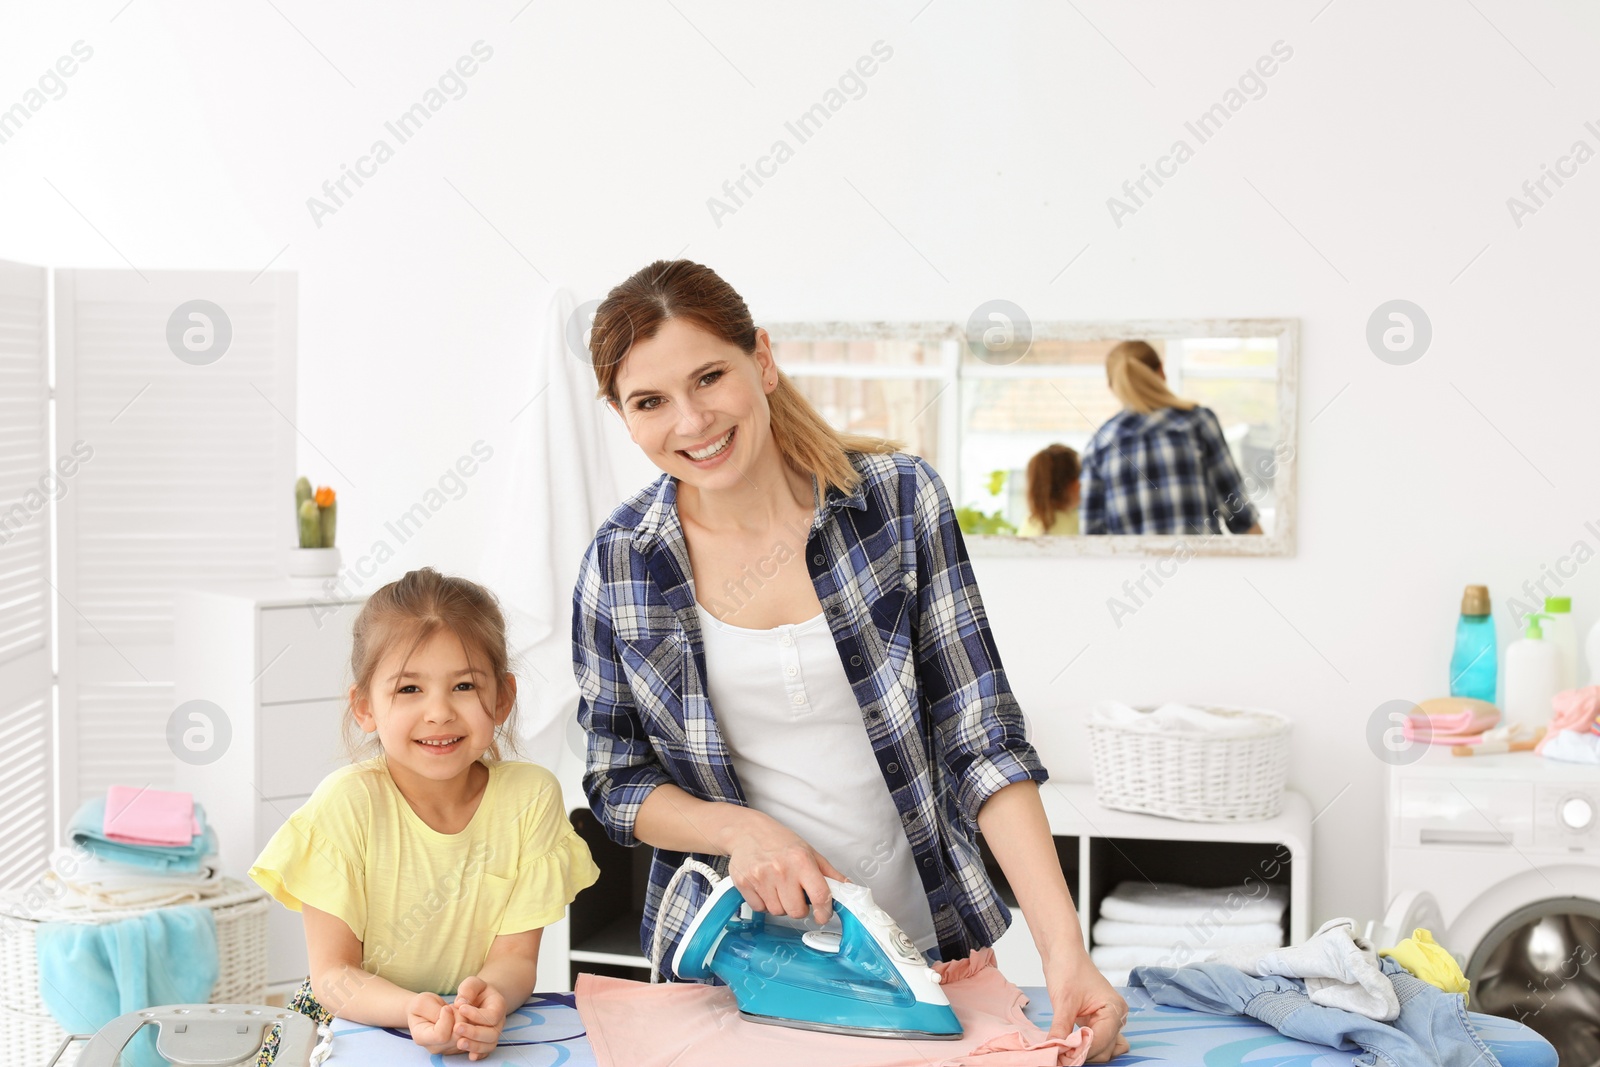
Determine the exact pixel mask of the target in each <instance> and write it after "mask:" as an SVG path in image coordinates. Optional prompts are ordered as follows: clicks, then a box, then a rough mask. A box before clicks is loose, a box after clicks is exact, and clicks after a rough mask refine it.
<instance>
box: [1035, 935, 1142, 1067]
mask: <svg viewBox="0 0 1600 1067" xmlns="http://www.w3.org/2000/svg"><path fill="white" fill-rule="evenodd" d="M1044 979H1045V988H1046V990H1048V992H1049V994H1050V1007H1051V1009H1052V1010H1053V1011H1054V1012H1055V1017H1054V1018H1053V1019H1052V1021H1051V1023H1050V1036H1051V1037H1066V1036H1068V1035H1070V1034H1071V1033H1072V1028H1073V1027H1074V1026H1075V1025H1076V1026H1087V1027H1089V1028H1090V1029H1091V1030H1092V1031H1093V1032H1094V1038H1093V1040H1092V1041H1091V1042H1090V1044H1089V1056H1088V1062H1089V1063H1104V1062H1105V1061H1107V1060H1109V1059H1112V1058H1114V1057H1117V1056H1120V1055H1122V1054H1123V1053H1124V1052H1127V1051H1128V1039H1127V1038H1125V1037H1123V1036H1122V1027H1123V1024H1124V1023H1126V1022H1127V1020H1128V1002H1127V1001H1126V1000H1124V999H1123V998H1122V994H1121V993H1118V992H1117V991H1116V990H1115V989H1113V988H1111V983H1110V982H1108V981H1106V979H1105V976H1104V975H1103V974H1101V973H1100V971H1099V970H1098V969H1097V968H1096V967H1095V965H1094V964H1093V962H1091V961H1090V959H1089V954H1088V953H1087V952H1084V951H1082V950H1079V951H1077V952H1072V951H1068V952H1066V953H1063V954H1060V955H1057V956H1055V957H1053V958H1052V959H1051V960H1050V961H1049V962H1048V963H1046V964H1045V972H1044Z"/></svg>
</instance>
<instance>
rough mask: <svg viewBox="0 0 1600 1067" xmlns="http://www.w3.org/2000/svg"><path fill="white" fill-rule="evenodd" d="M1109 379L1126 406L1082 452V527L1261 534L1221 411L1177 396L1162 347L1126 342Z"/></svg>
mask: <svg viewBox="0 0 1600 1067" xmlns="http://www.w3.org/2000/svg"><path fill="white" fill-rule="evenodd" d="M1106 378H1107V379H1108V380H1109V381H1110V383H1111V391H1112V392H1113V393H1115V394H1116V397H1117V399H1118V400H1120V401H1122V408H1123V409H1122V410H1121V411H1119V412H1118V413H1117V414H1115V415H1113V416H1112V417H1111V418H1110V419H1108V420H1107V421H1106V423H1105V425H1104V426H1101V427H1100V428H1099V429H1098V430H1096V431H1095V434H1094V436H1093V437H1092V438H1090V439H1089V445H1088V447H1087V448H1085V449H1084V451H1083V532H1084V533H1086V534H1200V533H1213V534H1216V533H1221V532H1222V529H1221V526H1222V524H1226V525H1227V527H1228V529H1229V530H1230V531H1231V532H1233V533H1236V534H1244V533H1252V534H1258V533H1260V532H1261V523H1260V518H1259V516H1258V514H1257V512H1256V508H1255V505H1254V504H1252V503H1250V497H1249V494H1248V493H1247V492H1246V490H1245V487H1244V483H1243V481H1242V480H1241V479H1240V478H1239V470H1238V468H1237V467H1235V466H1234V465H1233V457H1232V456H1231V455H1229V453H1228V446H1227V442H1225V441H1224V440H1223V439H1222V426H1221V424H1220V423H1218V422H1217V416H1216V415H1215V414H1214V413H1213V412H1212V411H1211V409H1210V408H1206V407H1202V406H1201V405H1199V404H1197V403H1195V402H1194V401H1193V400H1185V399H1183V398H1182V397H1179V396H1175V395H1173V392H1172V390H1170V389H1168V388H1167V376H1166V372H1165V371H1164V370H1163V369H1162V367H1161V357H1160V356H1158V355H1156V350H1155V349H1153V348H1151V347H1150V346H1149V345H1148V344H1146V343H1145V342H1143V341H1124V342H1122V343H1121V344H1119V345H1117V346H1116V347H1115V348H1113V349H1112V350H1111V351H1110V352H1108V353H1107V354H1106Z"/></svg>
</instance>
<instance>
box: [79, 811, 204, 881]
mask: <svg viewBox="0 0 1600 1067" xmlns="http://www.w3.org/2000/svg"><path fill="white" fill-rule="evenodd" d="M194 811H195V818H197V819H199V820H200V833H198V834H196V835H195V837H194V840H192V841H190V842H189V844H187V845H130V844H128V843H127V842H126V841H113V840H111V839H110V838H108V837H107V836H106V835H105V824H106V798H105V794H101V795H100V796H97V797H90V798H89V799H88V800H85V801H84V802H83V803H82V804H80V805H79V806H78V810H77V811H76V812H74V813H73V816H72V820H71V821H70V822H68V823H67V836H68V837H69V838H70V839H71V840H72V841H73V842H74V843H76V844H80V845H82V846H83V847H84V848H86V849H88V850H89V851H90V852H92V853H94V854H95V855H96V856H98V857H100V858H101V859H103V860H112V861H114V862H116V863H126V864H128V865H130V866H133V867H144V868H146V869H148V870H152V871H169V872H175V873H182V874H194V873H196V872H197V871H199V870H200V860H201V859H202V858H203V857H205V856H208V855H210V854H211V853H213V852H215V851H216V850H217V834H216V831H215V830H213V829H212V828H211V827H210V825H209V824H208V823H207V822H206V817H205V811H204V810H203V809H202V808H201V807H200V805H199V804H198V803H197V804H195V806H194Z"/></svg>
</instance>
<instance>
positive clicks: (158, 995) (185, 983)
mask: <svg viewBox="0 0 1600 1067" xmlns="http://www.w3.org/2000/svg"><path fill="white" fill-rule="evenodd" d="M34 954H35V956H36V957H37V959H38V963H39V999H40V1000H42V1001H43V1002H44V1006H45V1007H46V1008H48V1009H49V1010H50V1014H51V1016H52V1017H53V1018H54V1019H55V1021H56V1022H57V1023H58V1024H59V1025H60V1026H61V1028H62V1029H63V1030H65V1031H67V1032H68V1033H70V1034H92V1033H94V1032H95V1031H96V1030H98V1029H100V1028H101V1027H102V1026H104V1025H105V1024H106V1023H108V1022H110V1021H111V1020H112V1019H115V1018H116V1017H117V1016H119V1015H125V1014H127V1013H128V1012H130V1011H138V1010H139V1009H141V1008H152V1007H156V1006H158V1005H162V1004H205V1003H207V1002H209V1001H210V999H211V991H212V989H214V988H215V987H216V984H217V973H218V970H219V966H220V965H219V963H218V960H217V921H216V918H215V917H214V916H213V915H212V913H211V909H210V908H199V907H194V906H192V905H186V906H182V907H173V908H156V909H155V910H153V911H150V912H148V913H146V914H144V915H140V916H136V917H134V918H132V919H123V920H121V921H120V922H114V923H104V924H93V923H41V924H40V925H39V926H38V927H37V928H36V929H35V931H34ZM120 1062H121V1063H124V1064H128V1065H129V1067H165V1064H166V1060H164V1059H162V1058H161V1057H160V1056H158V1055H157V1054H156V1044H155V1030H154V1029H153V1028H151V1027H148V1026H147V1027H145V1028H144V1029H143V1030H141V1031H140V1033H139V1034H138V1036H136V1037H135V1038H134V1039H133V1040H132V1041H130V1042H128V1046H127V1051H125V1052H124V1053H123V1055H122V1057H121V1060H120Z"/></svg>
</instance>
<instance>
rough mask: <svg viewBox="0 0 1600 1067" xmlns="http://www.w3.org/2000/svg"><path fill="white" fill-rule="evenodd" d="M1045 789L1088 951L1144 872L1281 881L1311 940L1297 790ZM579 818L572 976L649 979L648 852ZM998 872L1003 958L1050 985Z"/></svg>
mask: <svg viewBox="0 0 1600 1067" xmlns="http://www.w3.org/2000/svg"><path fill="white" fill-rule="evenodd" d="M1039 796H1040V799H1041V800H1042V801H1043V803H1044V809H1045V815H1046V817H1047V818H1048V819H1049V821H1050V831H1051V834H1052V835H1053V836H1054V837H1055V839H1056V854H1057V856H1058V857H1059V858H1060V861H1061V867H1062V871H1063V872H1064V873H1065V875H1066V878H1067V885H1068V887H1069V888H1070V889H1071V890H1072V895H1073V901H1074V903H1076V904H1077V907H1078V919H1079V922H1080V923H1081V924H1082V926H1083V931H1084V940H1085V943H1086V945H1088V946H1089V947H1093V942H1092V936H1091V931H1092V929H1093V926H1094V922H1095V920H1096V919H1098V918H1099V916H1100V902H1101V901H1102V900H1104V899H1105V897H1106V894H1107V893H1109V892H1110V891H1111V890H1112V889H1113V888H1115V887H1116V885H1117V883H1118V882H1121V881H1126V880H1130V879H1132V880H1137V879H1141V878H1143V879H1148V880H1149V881H1152V882H1172V883H1177V884H1180V885H1193V886H1200V887H1214V886H1239V887H1241V891H1244V890H1243V887H1245V886H1246V885H1247V882H1246V879H1247V878H1250V877H1252V876H1254V877H1255V878H1256V879H1258V880H1260V881H1264V882H1269V883H1272V884H1275V885H1281V886H1283V887H1285V888H1286V890H1287V891H1288V895H1289V897H1288V899H1289V903H1288V908H1287V909H1286V911H1285V915H1284V935H1285V937H1286V939H1287V940H1286V942H1285V943H1287V944H1297V943H1299V942H1301V941H1304V940H1305V939H1306V937H1307V936H1309V929H1310V907H1311V905H1310V896H1311V890H1310V887H1311V817H1312V813H1311V805H1310V804H1309V803H1308V802H1307V801H1306V799H1305V797H1303V796H1301V795H1300V794H1298V793H1295V792H1292V791H1290V792H1286V793H1285V794H1284V805H1283V812H1282V814H1280V815H1278V816H1277V817H1276V818H1272V819H1264V820H1261V821H1258V822H1248V823H1235V824H1226V823H1193V822H1180V821H1178V820H1176V819H1165V818H1161V817H1159V816H1154V815H1139V814H1134V813H1130V812H1123V811H1113V810H1111V809H1109V808H1103V807H1101V806H1100V805H1099V804H1098V803H1097V802H1096V801H1095V795H1094V786H1093V785H1092V784H1090V783H1087V782H1083V783H1078V782H1071V783H1061V784H1057V783H1055V782H1047V783H1045V785H1044V786H1043V787H1042V788H1041V789H1040V792H1039ZM571 816H572V822H573V825H574V826H575V827H577V829H578V832H579V833H580V834H581V835H582V836H583V837H584V839H585V840H586V841H588V842H589V847H590V849H591V851H593V852H594V854H595V861H596V863H598V864H599V866H600V872H601V873H600V881H599V882H597V883H596V884H595V886H594V887H593V888H591V889H589V890H586V891H585V892H584V893H582V894H580V895H579V897H578V899H577V900H576V901H575V902H574V903H573V905H572V908H571V910H570V914H571V926H570V933H571V945H570V948H569V950H568V952H567V954H566V972H565V973H566V974H567V975H568V976H569V977H575V976H576V975H577V974H578V973H579V972H582V971H592V972H597V973H601V974H611V975H621V976H623V977H630V978H641V979H647V978H648V977H649V969H650V965H649V962H648V961H647V960H646V959H645V958H644V956H643V955H641V954H640V951H639V923H640V916H641V914H642V908H643V903H644V889H645V881H646V876H647V873H648V869H649V859H650V849H649V848H648V847H645V846H641V847H639V848H637V849H631V850H630V849H625V848H621V847H620V846H617V845H615V844H613V843H612V842H611V841H610V840H609V839H608V838H607V837H606V836H605V832H604V830H603V828H602V827H601V826H600V825H599V823H598V821H597V820H596V819H595V818H594V816H593V815H592V814H591V813H590V812H589V811H588V810H587V809H586V808H574V809H573V810H572V812H571ZM990 876H991V877H992V878H994V880H995V883H996V885H997V887H998V888H999V889H1000V893H1001V896H1002V897H1003V898H1004V899H1005V900H1006V903H1007V904H1008V905H1009V906H1010V907H1011V916H1012V924H1011V928H1010V929H1009V930H1007V931H1006V933H1005V936H1003V937H1002V938H1000V940H999V941H998V942H997V943H996V944H995V960H996V962H997V963H998V964H999V966H1000V969H1001V970H1002V971H1003V972H1004V973H1005V975H1006V977H1007V978H1009V979H1011V981H1013V982H1015V983H1016V984H1017V985H1023V986H1029V985H1033V986H1038V985H1043V984H1044V971H1043V969H1042V967H1041V965H1040V962H1039V953H1038V949H1037V948H1036V947H1035V945H1034V943H1033V937H1032V935H1031V934H1030V933H1029V931H1028V925H1027V920H1026V919H1025V918H1024V917H1023V915H1022V912H1021V910H1020V909H1018V908H1017V907H1016V906H1015V898H1014V897H1013V895H1012V894H1011V890H1010V887H1009V886H1008V885H1006V884H1005V882H1004V878H1003V876H1002V875H1001V872H1000V870H999V868H998V867H997V866H993V865H992V864H991V866H990ZM1250 891H1251V892H1254V890H1253V888H1252V889H1251V890H1250Z"/></svg>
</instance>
